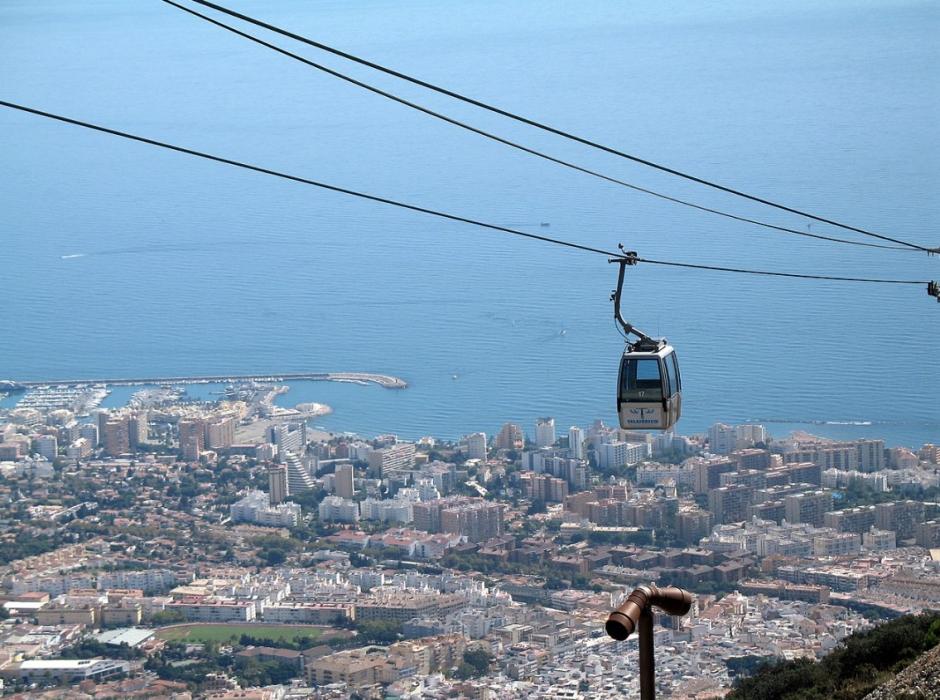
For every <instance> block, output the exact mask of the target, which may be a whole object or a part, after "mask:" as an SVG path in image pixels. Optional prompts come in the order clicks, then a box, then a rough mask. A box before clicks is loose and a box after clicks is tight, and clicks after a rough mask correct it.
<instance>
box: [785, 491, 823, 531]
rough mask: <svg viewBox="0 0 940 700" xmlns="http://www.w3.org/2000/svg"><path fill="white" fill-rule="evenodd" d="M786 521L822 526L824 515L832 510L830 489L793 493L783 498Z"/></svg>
mask: <svg viewBox="0 0 940 700" xmlns="http://www.w3.org/2000/svg"><path fill="white" fill-rule="evenodd" d="M784 506H785V509H786V516H787V521H788V522H791V523H809V524H810V525H813V526H814V527H822V525H823V523H824V521H825V516H826V513H827V512H828V511H831V510H832V492H831V491H809V492H806V493H799V494H793V495H791V496H787V497H786V498H784Z"/></svg>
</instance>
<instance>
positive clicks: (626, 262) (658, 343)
mask: <svg viewBox="0 0 940 700" xmlns="http://www.w3.org/2000/svg"><path fill="white" fill-rule="evenodd" d="M617 247H618V248H619V249H620V250H621V251H622V252H623V257H620V258H610V259H608V260H607V262H610V263H618V264H619V265H620V273H619V274H618V276H617V288H616V289H615V290H613V291H612V292H611V293H610V300H611V301H612V302H614V320H615V321H616V322H617V324H618V325H619V326H620V327H621V328H622V329H623V334H624V337H626V338H627V345H628V346H629V347H630V349H631V350H637V351H641V352H656V351H658V350H661V349H662V348H663V347H665V346H666V339H665V338H660V339H656V338H651V337H650V336H648V335H646V333H644V332H643V331H641V330H640V329H639V328H637V327H636V326H634V325H633V324H632V323H629V322H627V321H625V320H624V318H623V315H622V314H621V313H620V298H621V295H622V292H623V277H624V272H625V270H626V269H627V266H631V267H632V266H634V265H636V264H637V262H638V258H637V253H636V251H635V250H625V249H624V247H623V243H618V244H617ZM631 335H635V336H636V338H637V339H636V340H635V341H633V342H632V343H631V342H630V338H629V337H630V336H631Z"/></svg>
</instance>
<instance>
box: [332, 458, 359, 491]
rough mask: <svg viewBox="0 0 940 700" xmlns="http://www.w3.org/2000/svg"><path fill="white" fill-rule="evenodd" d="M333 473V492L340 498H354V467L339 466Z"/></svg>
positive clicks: (348, 465)
mask: <svg viewBox="0 0 940 700" xmlns="http://www.w3.org/2000/svg"><path fill="white" fill-rule="evenodd" d="M333 473H334V477H333V491H334V492H335V493H336V495H337V496H339V497H340V498H352V497H353V494H354V493H355V488H354V486H353V476H354V473H353V465H351V464H339V465H337V466H336V469H335V471H334V472H333Z"/></svg>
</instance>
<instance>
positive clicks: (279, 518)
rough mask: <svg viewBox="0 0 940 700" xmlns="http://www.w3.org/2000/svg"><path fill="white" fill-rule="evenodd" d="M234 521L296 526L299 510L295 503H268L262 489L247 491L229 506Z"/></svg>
mask: <svg viewBox="0 0 940 700" xmlns="http://www.w3.org/2000/svg"><path fill="white" fill-rule="evenodd" d="M231 514H232V520H233V521H234V522H246V523H255V524H256V525H266V526H270V527H296V526H297V525H299V524H300V518H301V510H300V506H299V505H297V504H296V503H280V502H279V503H278V504H276V505H274V504H271V503H269V501H268V494H266V493H265V492H264V491H249V492H248V493H247V495H245V497H244V498H242V499H241V500H239V501H236V502H235V503H233V504H232V507H231Z"/></svg>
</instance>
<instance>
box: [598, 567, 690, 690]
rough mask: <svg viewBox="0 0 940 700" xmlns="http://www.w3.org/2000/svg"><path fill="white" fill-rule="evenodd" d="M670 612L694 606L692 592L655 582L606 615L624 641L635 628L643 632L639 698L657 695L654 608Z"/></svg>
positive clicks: (610, 627) (616, 636)
mask: <svg viewBox="0 0 940 700" xmlns="http://www.w3.org/2000/svg"><path fill="white" fill-rule="evenodd" d="M654 607H657V608H659V609H660V610H662V611H663V612H665V613H666V614H668V615H675V616H682V615H685V614H686V613H687V612H689V609H690V608H691V607H692V594H691V593H689V592H688V591H685V590H682V589H681V588H676V587H675V586H666V587H665V588H659V587H658V586H656V585H654V584H652V583H651V584H649V585H648V586H640V587H639V588H636V589H635V590H634V591H633V593H631V594H630V595H628V596H627V599H626V600H625V601H623V603H622V604H621V605H620V607H619V608H617V609H616V610H614V611H613V612H612V613H611V614H610V617H608V618H607V624H606V625H605V628H606V630H607V634H609V635H610V636H611V637H613V638H614V639H616V640H618V641H623V640H624V639H626V638H627V637H629V636H630V635H631V634H633V632H634V631H635V630H637V629H639V632H640V698H641V700H653V698H654V697H655V696H656V665H655V661H654V659H653V608H654Z"/></svg>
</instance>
